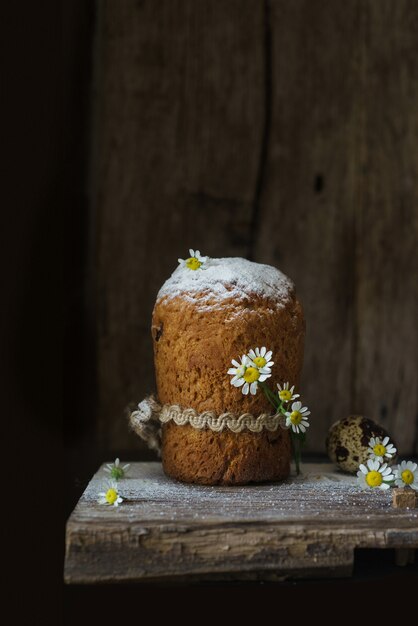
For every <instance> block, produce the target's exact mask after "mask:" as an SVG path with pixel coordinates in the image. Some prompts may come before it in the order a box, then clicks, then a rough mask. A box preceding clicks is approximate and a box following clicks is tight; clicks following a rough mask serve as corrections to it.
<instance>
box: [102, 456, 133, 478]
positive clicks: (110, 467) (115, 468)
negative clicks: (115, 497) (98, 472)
mask: <svg viewBox="0 0 418 626" xmlns="http://www.w3.org/2000/svg"><path fill="white" fill-rule="evenodd" d="M130 467H131V466H130V464H129V463H126V465H120V461H119V459H116V460H115V462H114V463H106V467H104V468H103V470H104V471H105V472H107V473H108V474H110V475H111V477H112V478H114V479H115V480H119V478H124V477H125V474H126V472H127V471H128V469H129V468H130Z"/></svg>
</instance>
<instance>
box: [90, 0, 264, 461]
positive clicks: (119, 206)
mask: <svg viewBox="0 0 418 626" xmlns="http://www.w3.org/2000/svg"><path fill="white" fill-rule="evenodd" d="M99 9H100V13H101V15H100V24H99V40H98V52H97V59H98V62H97V67H96V76H97V90H96V101H97V111H96V118H97V123H96V126H97V132H96V135H97V138H98V142H99V143H98V147H97V157H96V161H97V162H96V167H95V170H96V175H95V180H96V185H95V190H94V192H93V193H94V195H95V199H96V202H95V204H96V209H95V213H96V218H95V219H96V224H95V229H96V232H97V242H96V248H97V283H98V285H97V294H98V319H99V328H98V384H99V390H98V394H99V410H98V412H99V417H98V424H99V431H100V435H101V442H102V444H104V445H105V446H106V447H107V448H114V449H116V450H117V449H118V448H119V449H120V448H124V449H129V448H137V447H138V446H139V445H140V442H139V440H138V438H136V437H133V436H132V435H131V433H129V431H128V428H127V424H126V420H125V419H124V416H123V412H124V408H125V406H126V404H128V403H129V402H131V401H134V402H135V401H136V402H138V401H140V400H141V399H142V398H143V397H144V396H145V395H147V394H148V393H149V392H150V391H151V390H152V389H153V387H154V374H153V367H152V345H151V338H150V330H149V328H150V319H151V311H152V307H153V304H154V300H155V296H156V294H157V291H158V289H159V287H160V285H161V284H162V283H163V281H164V280H165V279H166V278H167V277H168V276H169V275H170V273H171V272H172V271H173V270H174V269H175V266H176V264H177V258H178V257H184V255H185V254H187V251H188V249H189V247H193V248H200V249H201V250H202V252H203V253H207V254H210V255H212V256H224V255H225V254H226V255H239V256H248V254H249V250H250V230H251V228H250V225H251V222H252V205H253V197H254V194H255V189H256V186H257V175H258V165H259V158H260V151H261V143H262V134H263V133H262V131H263V123H264V82H265V81H264V60H263V46H264V40H263V35H264V30H263V29H264V22H263V19H264V17H263V6H262V4H261V3H259V2H257V1H256V0H234V1H232V2H227V3H225V2H222V1H221V0H216V1H213V0H210V1H209V0H207V1H206V0H200V1H199V2H195V1H194V0H184V1H182V0H177V1H175V0H167V1H163V2H158V3H155V2H152V1H150V0H145V1H143V2H134V1H133V0H128V1H127V2H123V3H114V2H103V3H100V4H99Z"/></svg>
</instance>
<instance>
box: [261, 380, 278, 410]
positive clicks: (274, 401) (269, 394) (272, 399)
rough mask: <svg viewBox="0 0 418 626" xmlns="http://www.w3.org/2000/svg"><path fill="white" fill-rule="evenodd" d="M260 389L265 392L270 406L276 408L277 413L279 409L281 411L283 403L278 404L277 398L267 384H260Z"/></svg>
mask: <svg viewBox="0 0 418 626" xmlns="http://www.w3.org/2000/svg"><path fill="white" fill-rule="evenodd" d="M260 387H261V388H262V390H263V391H264V395H265V396H266V398H267V400H268V401H269V402H270V404H272V405H273V406H274V408H275V410H276V411H277V409H279V410H280V408H281V402H280V403H278V401H277V398H276V396H275V395H274V393H273V392H272V390H271V389H270V387H269V386H268V385H266V383H260Z"/></svg>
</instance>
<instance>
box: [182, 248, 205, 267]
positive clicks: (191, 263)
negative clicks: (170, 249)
mask: <svg viewBox="0 0 418 626" xmlns="http://www.w3.org/2000/svg"><path fill="white" fill-rule="evenodd" d="M189 254H190V256H189V258H188V259H178V262H179V263H180V265H182V266H184V267H187V268H188V269H189V270H200V269H205V267H204V265H205V263H206V261H207V259H208V257H207V256H202V255H201V254H200V250H193V249H192V248H190V250H189Z"/></svg>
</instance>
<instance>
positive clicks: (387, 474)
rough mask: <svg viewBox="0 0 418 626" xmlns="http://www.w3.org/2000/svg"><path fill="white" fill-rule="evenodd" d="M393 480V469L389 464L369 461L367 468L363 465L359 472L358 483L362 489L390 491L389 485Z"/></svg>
mask: <svg viewBox="0 0 418 626" xmlns="http://www.w3.org/2000/svg"><path fill="white" fill-rule="evenodd" d="M393 479H394V476H393V474H392V469H391V468H390V467H388V464H387V463H383V465H381V464H380V462H379V461H376V460H374V459H368V461H367V467H366V465H363V464H361V465H360V466H359V471H358V472H357V481H358V483H359V485H360V487H361V488H362V489H375V488H376V487H378V488H379V489H389V487H390V485H389V484H388V483H389V482H390V481H392V480H393Z"/></svg>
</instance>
